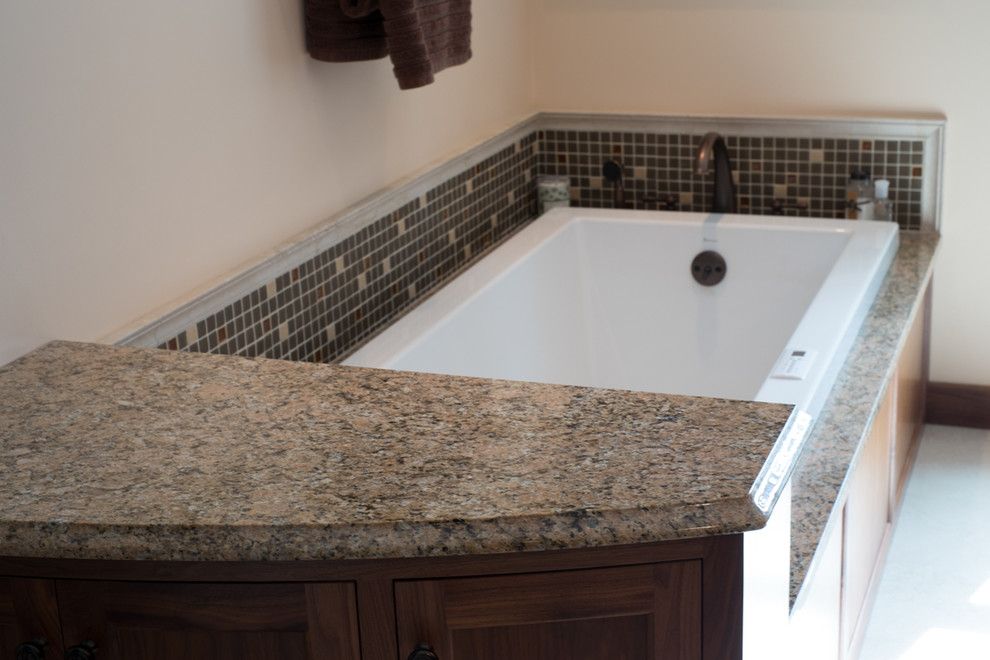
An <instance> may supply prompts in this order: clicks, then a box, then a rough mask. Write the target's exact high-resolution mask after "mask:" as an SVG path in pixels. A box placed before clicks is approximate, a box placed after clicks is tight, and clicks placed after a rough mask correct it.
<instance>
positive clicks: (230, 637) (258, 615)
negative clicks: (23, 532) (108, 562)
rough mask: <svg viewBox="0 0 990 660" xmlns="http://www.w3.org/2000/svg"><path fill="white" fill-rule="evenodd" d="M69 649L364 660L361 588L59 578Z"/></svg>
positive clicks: (148, 659)
mask: <svg viewBox="0 0 990 660" xmlns="http://www.w3.org/2000/svg"><path fill="white" fill-rule="evenodd" d="M58 597H59V604H60V609H61V615H62V631H63V635H64V639H65V643H66V646H69V647H71V646H73V645H85V644H86V643H92V644H93V645H94V646H95V647H96V648H97V654H96V657H97V658H99V660H134V658H141V659H142V660H176V659H179V658H181V659H183V660H234V659H237V660H310V659H312V660H317V659H321V660H322V659H323V658H335V659H336V658H341V659H343V660H358V657H359V651H358V635H357V612H356V600H355V596H354V586H353V585H352V584H350V583H330V584H302V583H297V584H292V583H290V584H176V583H153V582H88V581H78V582H76V581H59V582H58Z"/></svg>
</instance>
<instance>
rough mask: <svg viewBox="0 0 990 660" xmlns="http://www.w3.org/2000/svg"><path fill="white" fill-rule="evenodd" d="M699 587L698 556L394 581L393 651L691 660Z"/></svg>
mask: <svg viewBox="0 0 990 660" xmlns="http://www.w3.org/2000/svg"><path fill="white" fill-rule="evenodd" d="M701 586H702V585H701V562H700V561H678V562H670V563H663V564H652V565H640V566H624V567H619V568H607V569H593V570H576V571H560V572H553V573H534V574H526V575H507V576H497V577H473V578H456V579H442V580H415V581H408V582H398V583H396V586H395V597H396V617H397V624H398V633H399V657H400V659H401V660H404V659H405V658H406V657H408V656H409V654H410V653H411V652H412V651H413V650H414V649H415V648H416V647H417V646H420V645H427V646H429V647H431V648H432V650H433V651H434V652H435V653H436V654H437V656H439V658H440V660H496V659H497V660H503V659H504V658H513V660H556V659H558V658H581V659H582V660H606V659H607V660H647V659H653V658H664V659H665V660H687V659H689V658H690V659H692V660H695V659H697V658H700V657H701V635H702V631H701ZM426 657H429V656H426Z"/></svg>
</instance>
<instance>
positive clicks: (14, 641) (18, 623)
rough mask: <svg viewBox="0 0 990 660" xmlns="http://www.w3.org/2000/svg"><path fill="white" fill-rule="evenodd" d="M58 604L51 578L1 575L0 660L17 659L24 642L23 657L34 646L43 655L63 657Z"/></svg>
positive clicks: (45, 656) (43, 656) (44, 656)
mask: <svg viewBox="0 0 990 660" xmlns="http://www.w3.org/2000/svg"><path fill="white" fill-rule="evenodd" d="M57 603H58V601H57V600H56V598H55V583H54V582H52V581H50V580H22V579H7V578H0V660H15V658H16V657H17V649H18V647H20V646H22V645H24V646H23V647H22V653H23V654H24V655H23V657H31V656H30V655H27V653H28V652H29V650H30V647H31V646H33V647H35V648H37V649H38V650H39V651H40V652H41V654H42V655H40V657H42V658H61V657H62V639H61V636H60V631H59V625H58V604H57Z"/></svg>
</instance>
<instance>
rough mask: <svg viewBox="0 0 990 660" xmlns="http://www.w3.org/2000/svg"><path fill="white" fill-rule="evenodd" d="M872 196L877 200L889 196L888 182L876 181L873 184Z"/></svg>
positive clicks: (885, 180)
mask: <svg viewBox="0 0 990 660" xmlns="http://www.w3.org/2000/svg"><path fill="white" fill-rule="evenodd" d="M873 194H874V196H875V197H876V198H877V199H887V197H888V196H889V195H890V181H888V180H887V179H877V180H876V181H874V182H873Z"/></svg>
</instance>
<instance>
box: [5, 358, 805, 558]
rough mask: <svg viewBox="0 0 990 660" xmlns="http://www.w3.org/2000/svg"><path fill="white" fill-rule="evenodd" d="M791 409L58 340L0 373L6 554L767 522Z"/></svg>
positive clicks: (572, 536) (575, 534) (630, 531)
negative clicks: (758, 489)
mask: <svg viewBox="0 0 990 660" xmlns="http://www.w3.org/2000/svg"><path fill="white" fill-rule="evenodd" d="M790 413H791V407H790V406H783V405H772V404H760V403H746V402H738V401H725V400H716V399H700V398H690V397H681V396H665V395H658V394H642V393H631V392H619V391H609V390H595V389H587V388H575V387H564V386H554V385H541V384H533V383H513V382H505V381H492V380H480V379H468V378H453V377H447V376H431V375H426V374H413V373H402V372H392V371H379V370H369V369H356V368H348V367H336V366H329V365H311V364H303V363H290V362H282V361H275V360H263V359H259V360H248V359H243V358H235V357H225V356H212V355H202V354H184V353H175V352H166V351H160V350H155V349H124V348H111V347H106V346H98V345H92V344H75V343H65V342H56V343H53V344H49V345H47V346H45V347H42V348H41V349H39V350H37V351H35V352H34V353H31V354H30V355H28V356H26V357H24V358H22V359H20V360H18V361H17V362H14V363H12V364H11V365H9V366H7V367H6V368H4V369H2V370H0V501H2V502H3V503H4V504H3V507H2V512H0V556H12V557H60V558H72V559H146V560H180V561H181V560H207V561H209V560H229V561H237V560H305V559H344V558H372V557H414V556H437V555H448V554H481V553H497V552H507V551H520V550H541V549H554V548H570V547H590V546H602V545H612V544H625V543H639V542H651V541H662V540H667V539H675V538H685V537H698V536H708V535H716V534H727V533H736V532H742V531H746V530H750V529H754V528H758V527H761V526H763V524H765V518H764V516H763V514H762V513H761V512H760V511H759V510H758V509H757V508H756V506H755V505H754V504H753V502H752V499H751V497H750V490H751V489H752V488H753V485H754V482H755V481H756V480H757V477H758V475H759V473H760V470H761V468H762V467H763V465H764V462H765V461H766V459H767V457H768V455H769V453H770V451H771V449H772V447H773V446H774V444H775V442H776V441H777V439H778V437H779V436H780V435H781V433H782V431H783V429H784V428H785V425H786V423H787V421H788V419H789V417H790Z"/></svg>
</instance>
